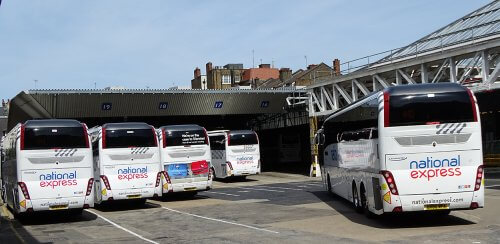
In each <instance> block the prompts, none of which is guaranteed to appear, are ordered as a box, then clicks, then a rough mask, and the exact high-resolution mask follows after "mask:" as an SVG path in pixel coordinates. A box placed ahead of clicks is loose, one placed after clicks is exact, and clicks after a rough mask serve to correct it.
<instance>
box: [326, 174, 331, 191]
mask: <svg viewBox="0 0 500 244" xmlns="http://www.w3.org/2000/svg"><path fill="white" fill-rule="evenodd" d="M326 190H327V191H328V193H332V183H331V181H330V175H327V176H326Z"/></svg>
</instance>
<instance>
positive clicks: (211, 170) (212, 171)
mask: <svg viewBox="0 0 500 244" xmlns="http://www.w3.org/2000/svg"><path fill="white" fill-rule="evenodd" d="M210 172H211V173H212V179H214V180H215V179H217V177H216V176H215V170H214V168H213V167H212V168H210Z"/></svg>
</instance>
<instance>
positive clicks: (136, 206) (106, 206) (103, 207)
mask: <svg viewBox="0 0 500 244" xmlns="http://www.w3.org/2000/svg"><path fill="white" fill-rule="evenodd" d="M159 207H161V206H160V205H158V204H155V203H151V202H144V201H140V200H139V201H134V200H122V201H110V202H103V203H101V204H99V205H95V206H94V208H95V209H97V210H99V211H102V212H119V211H129V210H141V209H151V208H159Z"/></svg>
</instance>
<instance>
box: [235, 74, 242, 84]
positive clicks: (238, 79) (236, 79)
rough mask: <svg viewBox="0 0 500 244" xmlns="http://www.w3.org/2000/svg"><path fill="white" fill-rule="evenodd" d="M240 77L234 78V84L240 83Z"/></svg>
mask: <svg viewBox="0 0 500 244" xmlns="http://www.w3.org/2000/svg"><path fill="white" fill-rule="evenodd" d="M240 81H241V77H240V76H239V75H235V76H234V83H240Z"/></svg>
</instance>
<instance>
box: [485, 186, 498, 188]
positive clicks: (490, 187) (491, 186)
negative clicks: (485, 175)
mask: <svg viewBox="0 0 500 244" xmlns="http://www.w3.org/2000/svg"><path fill="white" fill-rule="evenodd" d="M499 186H500V185H491V186H485V187H486V188H492V187H499Z"/></svg>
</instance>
